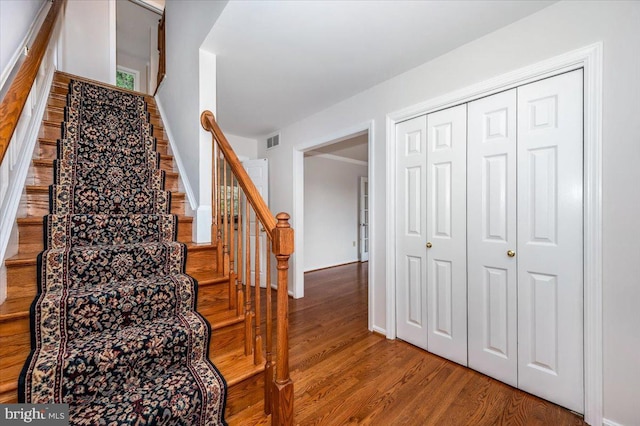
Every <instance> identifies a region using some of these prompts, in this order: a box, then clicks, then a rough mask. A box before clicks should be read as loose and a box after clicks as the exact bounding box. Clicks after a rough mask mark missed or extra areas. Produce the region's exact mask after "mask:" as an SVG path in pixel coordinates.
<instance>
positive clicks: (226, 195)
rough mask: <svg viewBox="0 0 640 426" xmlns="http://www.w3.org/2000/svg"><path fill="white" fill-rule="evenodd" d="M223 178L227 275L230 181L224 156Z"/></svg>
mask: <svg viewBox="0 0 640 426" xmlns="http://www.w3.org/2000/svg"><path fill="white" fill-rule="evenodd" d="M222 167H223V169H222V178H223V179H224V183H223V186H222V193H223V195H222V196H223V198H222V203H223V205H222V210H223V212H224V215H223V216H222V221H223V223H222V232H223V238H224V243H223V246H222V252H223V253H224V262H223V264H222V265H223V266H222V270H223V273H224V275H225V276H226V277H228V276H229V263H230V261H229V181H228V179H227V168H228V167H227V159H226V158H225V157H223V158H222Z"/></svg>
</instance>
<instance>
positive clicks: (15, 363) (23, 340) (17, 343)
mask: <svg viewBox="0 0 640 426" xmlns="http://www.w3.org/2000/svg"><path fill="white" fill-rule="evenodd" d="M30 350H31V335H30V333H29V319H28V318H26V317H25V318H20V319H15V320H13V321H5V322H1V323H0V360H1V361H0V362H1V363H2V364H1V367H0V370H1V371H2V383H3V384H5V383H12V384H14V383H15V385H16V386H15V388H16V389H17V382H18V376H19V375H20V370H21V369H22V366H23V365H24V362H25V360H26V359H27V356H28V355H29V351H30ZM10 402H17V393H16V390H8V391H7V392H5V393H4V394H1V395H0V403H10Z"/></svg>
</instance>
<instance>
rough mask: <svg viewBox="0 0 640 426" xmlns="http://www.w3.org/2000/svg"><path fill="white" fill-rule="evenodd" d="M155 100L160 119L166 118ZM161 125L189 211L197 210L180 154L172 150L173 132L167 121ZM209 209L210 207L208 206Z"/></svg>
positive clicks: (159, 102) (158, 99)
mask: <svg viewBox="0 0 640 426" xmlns="http://www.w3.org/2000/svg"><path fill="white" fill-rule="evenodd" d="M154 98H155V100H156V106H157V107H158V112H160V117H161V118H162V117H166V114H165V112H164V108H163V107H162V102H161V101H160V98H159V97H158V96H155V97H154ZM162 124H163V127H164V131H165V133H166V134H167V139H168V140H169V146H170V147H171V155H173V161H174V162H175V164H176V167H177V168H178V173H179V174H180V180H181V181H182V185H184V192H185V194H187V201H189V206H190V207H191V210H193V211H197V210H198V203H196V196H195V193H194V192H193V188H192V187H191V183H190V182H189V177H188V176H187V173H186V169H185V168H184V163H183V162H182V159H181V158H180V153H179V152H178V151H177V150H176V149H175V148H174V146H173V141H174V140H175V139H174V138H173V132H172V131H171V127H169V123H168V122H167V120H162ZM209 208H211V206H209Z"/></svg>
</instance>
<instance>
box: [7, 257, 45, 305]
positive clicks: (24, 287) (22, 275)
mask: <svg viewBox="0 0 640 426" xmlns="http://www.w3.org/2000/svg"><path fill="white" fill-rule="evenodd" d="M7 282H8V283H11V284H10V285H7V299H13V298H17V297H28V296H35V295H36V293H37V292H38V291H37V290H38V286H37V284H36V264H35V262H32V263H31V264H27V265H7Z"/></svg>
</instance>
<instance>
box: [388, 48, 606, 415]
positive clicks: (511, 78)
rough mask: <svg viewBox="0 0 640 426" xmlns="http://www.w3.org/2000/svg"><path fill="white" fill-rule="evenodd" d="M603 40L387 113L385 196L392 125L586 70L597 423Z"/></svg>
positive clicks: (589, 308) (590, 322)
mask: <svg viewBox="0 0 640 426" xmlns="http://www.w3.org/2000/svg"><path fill="white" fill-rule="evenodd" d="M602 50H603V47H602V42H598V43H595V44H592V45H589V46H586V47H583V48H581V49H577V50H573V51H571V52H567V53H565V54H562V55H558V56H555V57H553V58H550V59H548V60H545V61H542V62H539V63H536V64H532V65H530V66H527V67H524V68H521V69H518V70H515V71H512V72H509V73H506V74H503V75H501V76H498V77H495V78H492V79H490V80H487V81H484V82H481V83H478V84H474V85H471V86H468V87H465V88H462V89H460V90H457V91H455V92H452V93H449V94H446V95H443V96H440V97H437V98H434V99H430V100H428V101H425V102H422V103H420V104H418V105H413V106H411V107H408V108H405V109H402V110H400V111H396V112H393V113H390V114H388V115H387V123H386V124H387V126H386V127H387V137H386V141H387V144H386V154H387V163H386V166H387V174H386V193H387V200H394V199H395V196H396V193H395V174H396V173H395V172H396V164H395V163H396V158H395V144H396V141H395V126H396V123H398V122H400V121H404V120H408V119H410V118H413V117H417V116H420V115H423V114H428V113H430V112H434V111H437V110H440V109H444V108H448V107H451V106H455V105H458V104H461V103H466V102H469V101H472V100H475V99H478V98H481V97H484V96H488V95H492V94H494V93H498V92H500V91H503V90H506V89H511V88H513V87H517V86H521V85H523V84H526V83H529V82H532V81H536V80H539V79H542V78H545V77H550V76H553V75H557V74H561V73H563V72H567V71H572V70H575V69H578V68H583V69H584V170H583V173H584V177H583V185H584V213H583V214H584V400H585V404H584V408H585V412H584V418H585V421H586V422H587V423H589V424H592V425H601V424H602V420H603V418H602V416H603V371H602V369H603V356H602V353H603V347H602V345H603V342H602ZM395 216H396V212H395V204H394V203H393V202H388V203H387V222H386V228H387V229H386V232H387V234H386V237H387V238H386V240H387V253H386V260H387V261H386V267H387V269H386V275H387V276H386V281H387V288H386V295H387V300H386V307H387V316H386V326H387V330H386V333H387V338H389V339H395V337H396V309H395V292H396V283H395V264H396V259H395V241H396V234H395V226H394V224H395Z"/></svg>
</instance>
